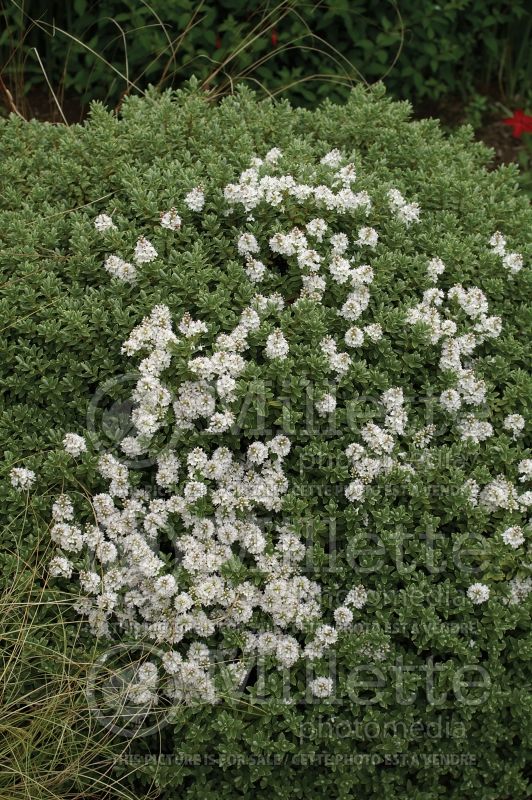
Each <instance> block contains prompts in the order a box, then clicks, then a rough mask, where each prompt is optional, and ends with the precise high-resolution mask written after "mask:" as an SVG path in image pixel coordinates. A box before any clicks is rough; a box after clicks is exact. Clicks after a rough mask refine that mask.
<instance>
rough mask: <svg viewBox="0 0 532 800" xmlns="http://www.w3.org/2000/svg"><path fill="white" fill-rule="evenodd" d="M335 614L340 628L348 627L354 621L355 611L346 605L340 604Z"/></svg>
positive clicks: (335, 619)
mask: <svg viewBox="0 0 532 800" xmlns="http://www.w3.org/2000/svg"><path fill="white" fill-rule="evenodd" d="M333 616H334V621H335V622H336V624H337V626H338V627H339V628H348V627H349V626H350V625H351V623H352V621H353V612H352V611H351V610H350V609H349V608H347V607H346V606H339V607H338V608H337V609H336V610H335V612H334V615H333Z"/></svg>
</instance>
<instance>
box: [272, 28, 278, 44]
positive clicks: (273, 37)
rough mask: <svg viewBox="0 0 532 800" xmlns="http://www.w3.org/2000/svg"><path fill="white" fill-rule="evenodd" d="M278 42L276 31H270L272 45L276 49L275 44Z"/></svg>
mask: <svg viewBox="0 0 532 800" xmlns="http://www.w3.org/2000/svg"><path fill="white" fill-rule="evenodd" d="M278 41H279V37H278V36H277V31H276V30H275V29H274V30H273V31H272V45H273V46H274V47H276V46H277V42H278Z"/></svg>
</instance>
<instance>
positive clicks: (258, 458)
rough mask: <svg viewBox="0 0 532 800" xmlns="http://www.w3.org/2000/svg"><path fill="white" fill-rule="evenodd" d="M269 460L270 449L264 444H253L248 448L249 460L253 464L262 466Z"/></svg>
mask: <svg viewBox="0 0 532 800" xmlns="http://www.w3.org/2000/svg"><path fill="white" fill-rule="evenodd" d="M267 458H268V447H267V446H266V445H265V444H263V443H262V442H253V443H252V444H250V446H249V447H248V459H249V460H250V461H251V463H252V464H262V463H263V462H264V461H266V459H267Z"/></svg>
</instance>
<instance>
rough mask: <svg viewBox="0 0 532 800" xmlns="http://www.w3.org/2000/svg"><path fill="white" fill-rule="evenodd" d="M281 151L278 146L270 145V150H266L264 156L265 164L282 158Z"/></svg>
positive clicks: (275, 162) (274, 162)
mask: <svg viewBox="0 0 532 800" xmlns="http://www.w3.org/2000/svg"><path fill="white" fill-rule="evenodd" d="M282 155H283V154H282V152H281V150H279V148H278V147H272V149H271V150H268V152H267V153H266V155H265V156H264V160H265V161H266V163H267V164H277V162H278V161H279V159H280V158H282Z"/></svg>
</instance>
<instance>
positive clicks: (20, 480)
mask: <svg viewBox="0 0 532 800" xmlns="http://www.w3.org/2000/svg"><path fill="white" fill-rule="evenodd" d="M9 477H10V478H11V486H13V488H14V489H19V490H20V491H25V490H26V489H31V487H32V486H33V484H34V483H35V481H36V479H37V476H36V475H35V473H34V472H33V470H31V469H26V467H13V469H12V470H11V472H10V473H9Z"/></svg>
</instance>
